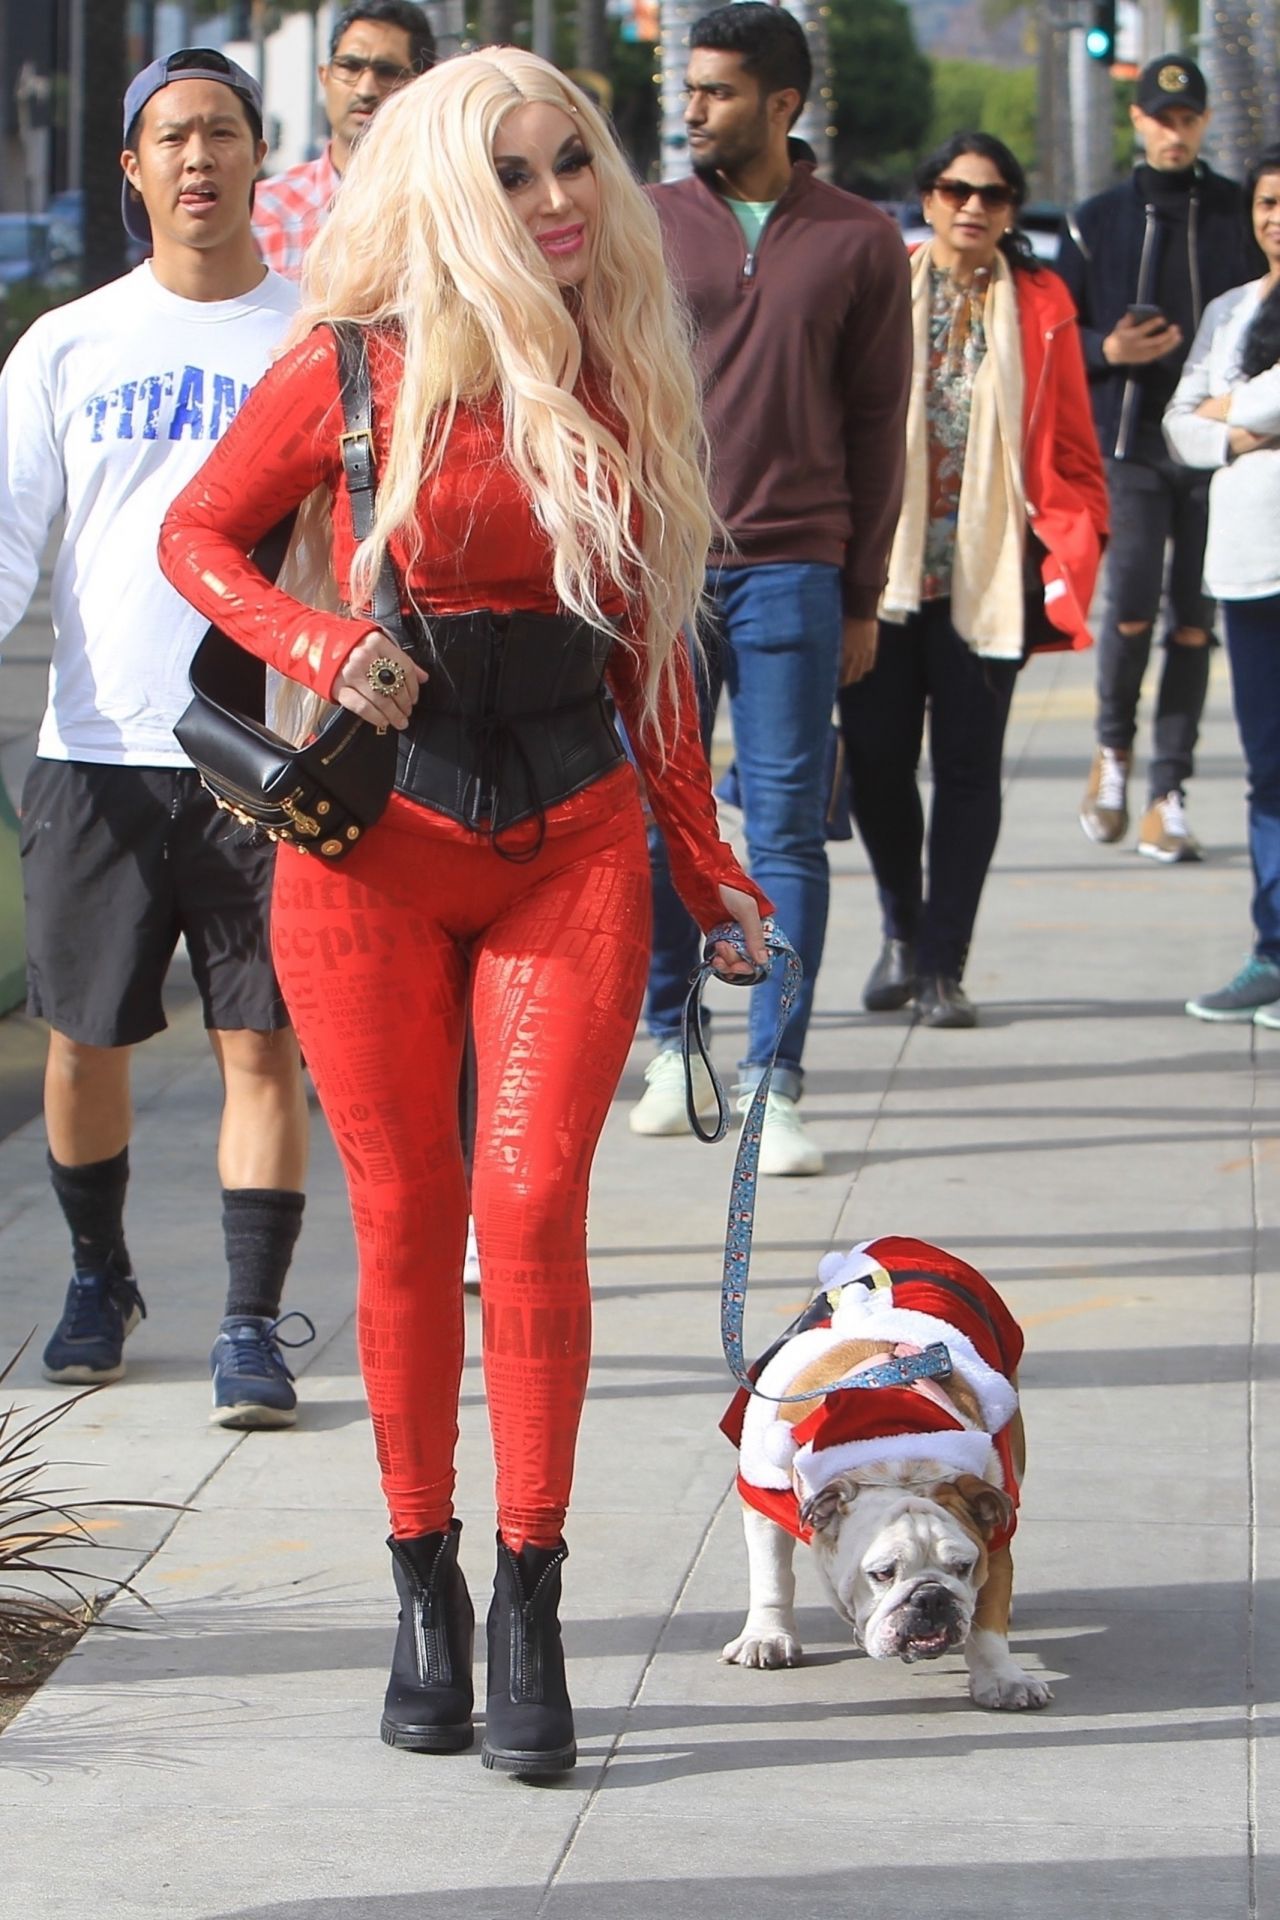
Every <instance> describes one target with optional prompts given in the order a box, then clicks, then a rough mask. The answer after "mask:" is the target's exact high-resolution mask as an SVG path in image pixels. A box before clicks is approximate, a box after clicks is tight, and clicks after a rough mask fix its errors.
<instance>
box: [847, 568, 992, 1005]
mask: <svg viewBox="0 0 1280 1920" xmlns="http://www.w3.org/2000/svg"><path fill="white" fill-rule="evenodd" d="M1017 677H1018V662H1017V661H1016V660H982V659H980V658H979V657H978V655H977V654H975V653H974V652H973V651H972V650H971V649H970V648H969V647H968V646H967V645H966V644H965V642H964V641H963V640H962V639H961V638H960V636H959V634H958V633H957V632H956V630H955V628H954V627H953V626H952V624H951V602H950V600H934V601H930V602H929V603H928V604H927V605H926V606H924V607H923V608H922V609H921V610H920V612H919V613H917V614H913V615H912V617H911V618H910V619H909V620H908V621H907V622H906V624H905V626H894V625H889V624H888V623H886V622H883V621H882V622H881V625H880V649H879V654H878V656H877V659H876V664H875V666H874V668H873V669H872V671H871V672H870V673H869V674H868V675H867V677H866V679H865V680H860V681H858V683H857V684H856V685H855V686H852V687H845V688H844V689H843V690H842V692H841V694H840V717H841V721H842V723H843V726H844V737H845V745H846V748H847V751H848V755H849V785H850V795H851V799H852V802H853V817H854V819H855V820H856V822H857V825H858V831H859V833H860V834H861V835H862V839H863V843H864V845H865V846H866V849H867V854H868V856H869V858H870V861H871V866H872V870H873V872H874V873H875V877H876V885H877V887H878V888H879V892H880V910H881V913H882V915H883V917H884V931H885V937H886V938H888V939H894V940H908V941H911V942H913V943H914V945H915V948H916V952H917V956H918V964H919V970H920V972H921V973H922V974H947V975H949V976H951V977H953V978H955V979H959V978H960V977H961V975H962V974H963V972H964V963H965V958H966V955H967V954H968V951H969V941H970V938H971V937H972V934H973V923H974V920H975V919H976V917H977V912H978V901H979V900H980V899H981V897H982V887H983V882H984V881H985V880H986V877H987V868H988V867H989V866H990V864H991V856H992V854H993V853H994V852H995V847H996V840H997V838H998V837H999V833H1000V770H1001V762H1002V757H1003V753H1004V732H1005V726H1006V724H1007V722H1008V719H1009V703H1010V701H1011V700H1012V698H1013V688H1014V682H1015V681H1016V679H1017ZM926 706H927V707H928V710H929V757H930V760H931V762H932V766H933V805H932V807H931V809H930V815H929V889H928V895H927V897H926V896H925V892H924V885H923V876H922V857H923V851H924V809H923V807H922V805H921V801H920V789H919V787H918V786H917V784H916V769H917V767H918V766H919V764H920V748H921V744H922V741H923V737H924V716H925V708H926Z"/></svg>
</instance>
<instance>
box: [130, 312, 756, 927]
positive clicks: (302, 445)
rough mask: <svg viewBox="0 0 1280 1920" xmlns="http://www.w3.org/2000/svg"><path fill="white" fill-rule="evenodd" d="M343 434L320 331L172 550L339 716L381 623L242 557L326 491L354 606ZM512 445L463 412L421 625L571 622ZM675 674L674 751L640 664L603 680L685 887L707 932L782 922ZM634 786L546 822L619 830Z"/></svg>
mask: <svg viewBox="0 0 1280 1920" xmlns="http://www.w3.org/2000/svg"><path fill="white" fill-rule="evenodd" d="M369 367H370V378H371V385H372V392H373V422H374V429H373V430H374V446H375V452H376V456H377V460H378V465H379V470H382V469H384V468H385V465H386V459H387V450H388V441H389V438H390V420H391V417H392V413H393V409H394V404H395V395H396V389H397V384H398V381H399V378H400V374H401V369H402V361H401V355H400V351H399V348H398V344H397V342H396V341H395V340H394V338H393V337H392V336H390V335H389V334H386V333H379V332H375V333H372V334H371V335H370V339H369ZM341 431H342V403H341V394H340V389H339V381H338V363H337V349H336V346H335V342H334V338H333V334H332V333H331V332H330V330H329V329H328V328H327V327H317V328H316V329H315V331H314V332H313V333H312V334H310V335H309V336H308V338H307V339H306V340H304V341H302V342H300V343H299V345H298V346H296V347H295V348H294V349H293V350H292V351H291V352H290V353H288V354H286V355H284V356H283V358H282V359H280V360H279V361H277V363H276V365H275V366H274V367H273V368H272V369H271V370H270V372H269V373H268V374H267V375H266V376H265V378H264V379H263V380H262V381H261V382H260V383H259V384H258V385H257V386H256V387H255V388H254V390H253V392H252V393H251V394H250V395H249V398H248V399H247V401H246V402H245V404H244V406H243V407H242V408H241V411H240V413H239V414H238V416H237V418H236V420H235V422H234V424H233V426H232V428H231V430H230V431H229V432H228V433H226V434H225V435H224V436H223V438H222V439H221V440H220V441H219V443H218V445H217V446H216V447H215V448H214V450H213V453H212V454H211V455H210V458H209V459H208V461H207V462H206V463H205V465H204V466H203V467H202V468H201V470H200V472H199V474H198V475H197V476H196V478H195V479H194V480H193V481H192V482H191V484H190V485H189V486H188V487H186V488H185V489H184V491H183V492H182V493H180V494H179V495H178V498H177V499H176V500H175V501H174V503H173V505H172V507H171V508H170V509H169V512H168V514H167V515H166V516H165V521H164V525H163V528H162V529H161V534H160V565H161V567H162V569H163V571H164V572H165V574H166V575H167V576H168V578H169V579H170V580H171V581H172V583H173V585H174V586H175V587H176V588H177V590H178V592H179V593H181V594H182V595H183V596H184V598H185V599H187V600H189V601H190V602H191V604H192V605H193V606H195V607H197V608H198V609H199V610H200V612H201V613H203V614H204V615H205V616H206V617H207V618H208V619H210V620H212V621H214V622H216V623H217V625H218V626H219V627H221V628H222V630H223V632H224V633H227V634H229V635H230V636H231V638H232V639H233V640H235V641H237V642H238V643H239V644H240V645H241V646H243V647H246V648H248V649H249V650H250V651H251V652H252V653H255V654H257V655H258V656H259V658H261V659H263V660H265V661H266V662H267V663H268V665H270V666H272V667H274V668H276V670H277V671H278V672H280V673H282V674H285V675H287V676H288V677H289V678H291V679H294V680H298V681H301V682H302V683H303V685H305V686H307V687H310V688H311V689H312V690H313V691H314V692H316V693H319V694H321V695H323V696H324V697H325V698H326V699H327V698H330V697H331V696H332V693H333V688H334V681H335V679H336V677H337V675H338V673H339V671H340V670H341V668H342V666H343V664H344V662H345V661H346V660H347V658H348V656H349V655H350V654H351V653H352V652H353V651H354V649H355V648H356V646H357V645H358V644H359V642H360V641H361V640H362V639H363V638H364V636H365V635H366V634H367V633H368V632H369V631H370V625H371V623H370V621H369V619H368V617H367V616H366V617H364V618H361V617H359V616H355V617H352V616H350V615H344V614H331V613H325V612H321V611H318V610H317V609H315V608H314V607H308V606H305V605H303V603H302V602H301V601H299V600H295V599H294V598H292V596H291V595H289V594H287V593H285V592H283V591H281V590H280V589H279V588H278V587H275V586H273V585H272V584H271V583H270V582H269V581H268V580H266V579H265V577H264V576H263V575H262V574H261V573H260V572H259V570H258V569H257V568H256V567H255V566H254V565H253V563H252V562H251V561H250V560H249V559H248V558H247V557H246V556H247V555H248V554H249V553H250V552H251V551H252V549H253V548H254V546H255V545H256V544H257V542H258V541H259V540H260V539H261V538H262V537H263V535H264V534H265V533H266V532H267V531H268V530H269V529H270V528H271V527H273V526H274V525H275V524H276V523H277V521H279V520H280V519H282V518H283V516H284V515H285V514H286V513H288V512H290V511H291V510H292V509H293V508H294V507H296V506H298V505H299V504H300V502H301V501H303V500H304V499H306V497H307V495H308V494H310V493H311V492H312V491H313V490H314V489H315V488H316V487H320V486H323V487H325V488H327V489H328V493H329V497H330V501H331V504H332V514H333V564H334V573H335V575H336V578H337V581H338V585H339V589H340V591H342V592H343V593H344V594H345V593H346V591H347V585H348V579H349V574H350V567H351V559H352V555H353V553H354V550H355V539H354V535H353V532H352V526H351V511H350V503H349V501H348V498H347V493H346V488H345V485H344V483H343V468H342V458H341V453H340V450H339V444H338V437H339V434H340V433H341ZM502 440H503V436H502V418H501V411H500V405H499V403H498V402H497V401H496V400H490V401H486V402H483V403H480V404H477V405H474V406H464V407H460V408H459V409H458V413H457V416H456V418H455V421H454V424H453V428H452V431H451V433H450V437H449V442H448V446H447V448H446V451H445V457H444V460H443V463H442V464H441V466H440V467H439V469H438V470H437V471H436V472H435V473H433V474H432V476H431V478H430V480H429V481H428V482H427V484H426V485H425V486H424V488H423V491H422V493H421V495H420V496H419V502H418V525H419V529H420V532H421V536H422V546H421V550H420V552H419V553H418V554H417V555H416V556H414V557H413V559H412V560H411V559H410V556H409V554H408V552H407V550H406V548H405V546H404V544H403V542H397V541H395V540H393V541H392V559H393V561H394V562H395V566H396V571H397V573H398V575H399V578H400V579H401V581H402V582H403V583H404V590H405V593H406V598H407V599H409V600H411V601H412V603H413V604H414V605H415V606H416V607H418V608H419V609H420V610H421V611H422V612H423V613H426V614H428V615H431V614H436V615H448V614H456V613H466V612H469V611H472V610H473V609H475V608H477V607H489V608H492V609H493V610H494V611H495V612H514V611H515V610H517V609H524V610H528V611H533V612H538V613H555V612H556V611H557V610H558V606H559V603H558V601H557V597H556V591H555V585H554V581H553V577H552V550H551V546H550V543H549V542H548V540H547V537H546V534H545V532H544V531H543V530H542V528H541V527H540V526H539V525H538V522H537V519H536V517H535V514H534V511H533V507H532V504H531V502H530V500H529V498H528V496H527V494H526V493H525V491H524V489H523V488H522V486H521V484H520V481H519V479H518V478H517V476H516V474H515V473H514V472H513V470H512V469H511V467H510V465H509V464H508V463H507V462H506V460H505V459H504V457H503V444H502ZM602 604H603V606H604V610H605V612H606V613H608V614H609V615H610V616H611V617H617V618H618V619H619V622H620V624H621V625H624V626H625V625H626V624H627V623H626V608H625V603H624V600H623V597H622V595H621V593H617V594H615V595H614V596H613V597H612V599H610V598H608V597H605V596H602ZM678 673H679V695H678V702H677V703H676V704H675V705H674V706H673V703H672V702H671V700H670V699H669V698H666V697H664V699H663V700H662V703H661V706H660V710H659V716H658V727H657V733H658V735H659V736H660V740H661V744H659V739H658V738H655V736H654V733H653V732H652V731H651V730H650V729H649V728H647V727H645V726H644V725H643V724H642V716H643V684H642V667H641V663H640V661H639V659H638V658H637V655H636V653H635V651H634V650H633V649H632V648H629V647H624V646H615V647H614V649H613V652H612V654H611V656H610V660H609V666H608V669H607V672H606V679H607V681H608V685H609V689H610V691H611V693H612V694H613V697H614V699H615V700H616V702H617V705H618V710H619V712H620V714H621V715H622V719H623V721H624V723H625V725H626V728H627V732H628V735H629V737H630V740H631V744H632V750H633V752H634V754H635V757H636V760H637V763H638V765H639V768H640V771H641V774H642V775H643V777H644V780H645V782H646V786H647V789H648V796H649V802H650V805H651V806H652V808H653V812H654V814H655V816H656V818H657V821H658V824H659V826H660V827H661V829H662V833H663V837H664V839H665V840H666V843H667V848H668V852H669V855H670V859H671V872H672V878H673V879H674V881H675V884H676V887H677V888H678V890H679V892H680V896H681V898H682V899H683V900H684V903H685V905H686V906H687V907H688V908H689V911H690V913H692V915H693V917H694V919H695V920H696V921H697V922H698V924H699V925H700V926H701V927H702V928H703V929H704V931H705V930H707V929H709V928H711V927H713V926H715V925H716V924H717V923H719V922H720V921H722V920H724V918H725V909H724V905H723V903H722V901H721V899H720V895H719V888H720V887H721V886H730V887H740V888H742V889H743V890H744V891H745V892H747V893H749V894H751V895H752V896H753V897H754V898H755V899H756V901H757V902H758V903H759V905H760V908H761V911H762V912H768V911H769V902H768V901H767V900H766V899H765V897H764V895H763V894H762V893H761V892H760V890H759V888H758V887H756V886H755V885H754V884H753V883H752V882H751V881H750V880H749V879H748V878H747V877H746V875H745V874H744V873H743V871H742V869H741V867H740V866H739V864H738V862H737V860H736V859H735V858H734V855H733V852H732V850H731V849H730V847H729V846H728V845H727V844H726V843H725V841H723V840H722V839H721V838H720V832H719V828H718V825H717V822H716V812H715V802H714V799H713V797H712V793H711V781H710V774H709V772H708V768H707V761H706V755H705V753H704V752H703V749H702V742H701V739H700V737H699V733H698V707H697V699H696V696H695V692H694V686H693V675H692V672H691V671H690V669H689V666H688V662H687V659H686V657H685V654H684V649H683V648H680V649H678ZM664 747H665V757H664V752H663V748H664ZM634 777H635V776H634V774H633V773H632V771H631V769H630V767H627V766H623V767H620V768H619V769H618V770H617V771H616V772H613V773H610V774H607V775H605V776H604V778H602V779H601V780H598V781H596V782H595V783H594V784H593V785H591V786H590V787H587V788H585V789H584V790H582V791H581V792H579V793H577V794H574V795H572V796H571V797H570V798H569V799H567V800H564V801H561V802H559V803H558V804H557V805H556V806H554V807H552V808H550V809H549V810H548V814H547V830H548V832H554V831H555V830H556V829H557V827H560V826H563V825H566V824H568V823H569V822H573V823H575V824H581V825H587V824H589V823H592V822H594V821H595V820H596V819H597V818H601V819H602V818H605V817H607V816H608V815H609V814H611V813H612V812H614V811H615V810H616V808H617V806H618V804H619V801H620V797H621V796H620V791H619V788H620V785H621V784H622V783H627V784H628V785H629V784H631V783H633V782H634ZM431 818H432V823H433V825H434V826H436V827H437V828H438V831H439V832H440V834H441V835H442V836H443V837H446V838H450V839H456V838H459V837H467V836H468V835H469V833H470V829H468V828H466V827H464V826H462V825H460V824H459V823H458V822H456V821H453V820H449V819H447V818H446V817H445V816H444V815H442V814H437V815H432V816H431Z"/></svg>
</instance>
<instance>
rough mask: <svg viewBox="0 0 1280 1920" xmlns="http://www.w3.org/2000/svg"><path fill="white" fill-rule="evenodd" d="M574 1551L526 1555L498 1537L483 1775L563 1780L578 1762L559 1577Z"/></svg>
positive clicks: (527, 1549) (563, 1548)
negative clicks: (494, 1772)
mask: <svg viewBox="0 0 1280 1920" xmlns="http://www.w3.org/2000/svg"><path fill="white" fill-rule="evenodd" d="M568 1557H569V1549H568V1548H567V1547H566V1546H564V1545H563V1544H561V1545H560V1546H558V1547H529V1546H525V1547H521V1549H520V1551H519V1553H513V1552H512V1551H511V1549H510V1547H509V1546H507V1544H506V1542H505V1541H504V1540H503V1538H502V1535H501V1534H499V1535H498V1570H497V1573H496V1574H495V1575H494V1582H493V1602H492V1605H491V1606H490V1608H489V1623H488V1640H489V1697H488V1701H487V1704H486V1706H485V1726H484V1745H483V1746H482V1747H481V1750H480V1758H481V1759H482V1760H483V1762H484V1764H485V1766H486V1767H497V1768H499V1769H500V1770H501V1771H502V1772H504V1773H514V1774H519V1775H528V1774H546V1773H565V1772H567V1771H568V1769H569V1768H570V1767H571V1766H573V1765H574V1763H575V1761H576V1760H577V1758H578V1749H577V1745H576V1743H575V1741H574V1737H573V1708H572V1707H571V1706H570V1704H569V1692H568V1688H567V1687H566V1685H565V1678H564V1648H563V1647H562V1645H561V1643H560V1620H559V1607H560V1569H561V1567H562V1566H563V1565H564V1562H565V1561H566V1560H567V1559H568Z"/></svg>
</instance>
